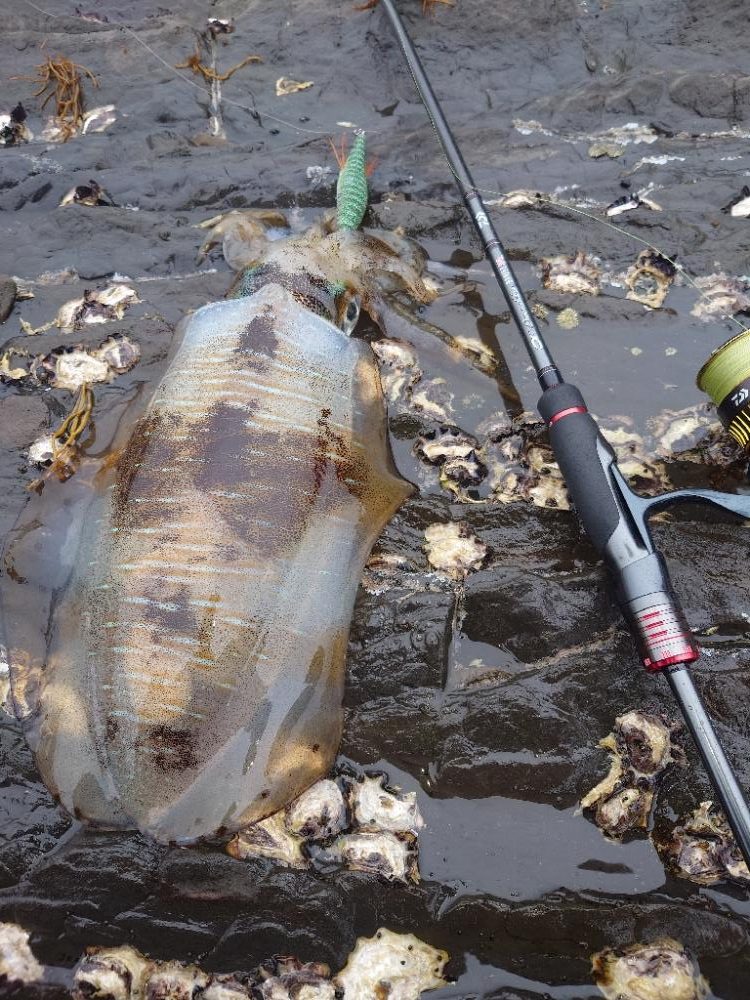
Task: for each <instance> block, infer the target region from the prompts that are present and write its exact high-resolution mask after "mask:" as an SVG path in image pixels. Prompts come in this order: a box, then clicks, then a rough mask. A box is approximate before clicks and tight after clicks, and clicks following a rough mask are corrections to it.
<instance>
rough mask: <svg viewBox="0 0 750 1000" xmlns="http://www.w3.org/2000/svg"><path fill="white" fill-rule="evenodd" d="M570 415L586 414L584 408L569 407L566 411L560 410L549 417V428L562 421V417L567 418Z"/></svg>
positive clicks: (586, 411)
mask: <svg viewBox="0 0 750 1000" xmlns="http://www.w3.org/2000/svg"><path fill="white" fill-rule="evenodd" d="M571 413H588V410H587V409H586V407H585V406H569V407H568V408H567V410H560V412H559V413H556V414H555V415H554V416H553V417H550V421H549V426H550V427H551V426H552V425H553V424H556V423H557V421H558V420H562V418H563V417H567V416H569V415H570V414H571Z"/></svg>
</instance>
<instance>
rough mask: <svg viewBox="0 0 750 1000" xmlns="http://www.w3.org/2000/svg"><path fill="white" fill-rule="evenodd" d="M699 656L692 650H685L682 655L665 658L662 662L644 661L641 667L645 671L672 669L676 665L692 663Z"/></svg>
mask: <svg viewBox="0 0 750 1000" xmlns="http://www.w3.org/2000/svg"><path fill="white" fill-rule="evenodd" d="M699 656H700V653H698V652H696V651H695V650H694V649H686V650H685V652H684V653H678V654H677V655H676V656H665V657H664V659H662V660H644V661H643V666H644V667H646V669H647V670H652V671H656V670H662V669H663V668H664V667H674V666H676V664H678V663H692V662H693V660H697V659H698V657H699Z"/></svg>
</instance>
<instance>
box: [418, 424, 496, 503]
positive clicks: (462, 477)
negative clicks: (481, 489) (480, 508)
mask: <svg viewBox="0 0 750 1000" xmlns="http://www.w3.org/2000/svg"><path fill="white" fill-rule="evenodd" d="M478 450H479V442H478V441H477V440H476V438H473V437H471V436H470V435H469V434H465V433H464V432H463V431H461V430H459V429H458V428H457V427H453V426H447V427H446V426H441V427H439V428H438V429H437V430H434V431H430V432H429V433H428V434H424V435H422V436H421V437H420V438H418V439H417V444H416V446H415V451H416V453H417V455H418V456H419V457H420V458H422V459H424V461H426V462H428V463H429V464H430V465H437V466H439V467H440V482H441V484H442V485H443V486H445V487H446V488H450V485H449V483H448V482H446V481H450V482H451V483H457V484H458V485H459V486H476V485H477V484H479V483H481V481H482V480H483V479H484V477H485V476H486V475H487V468H486V466H485V465H483V464H482V462H481V461H480V460H479V458H478V456H477V452H478Z"/></svg>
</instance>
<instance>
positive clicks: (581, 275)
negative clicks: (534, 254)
mask: <svg viewBox="0 0 750 1000" xmlns="http://www.w3.org/2000/svg"><path fill="white" fill-rule="evenodd" d="M540 265H541V271H542V284H543V285H544V287H545V288H549V289H550V291H553V292H562V293H564V294H567V295H598V294H599V291H600V281H601V274H602V270H601V267H600V266H599V263H598V261H596V260H595V259H594V258H593V257H590V256H589V255H588V254H587V253H584V252H583V250H578V251H577V252H576V253H575V254H572V255H566V254H558V255H556V256H554V257H543V258H542V260H541V261H540Z"/></svg>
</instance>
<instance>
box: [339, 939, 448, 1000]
mask: <svg viewBox="0 0 750 1000" xmlns="http://www.w3.org/2000/svg"><path fill="white" fill-rule="evenodd" d="M447 961H448V955H447V953H446V952H444V951H438V950H437V949H436V948H433V947H431V946H430V945H429V944H426V943H425V942H424V941H420V940H419V938H417V937H415V936H414V934H396V933H394V932H393V931H389V930H388V929H387V928H385V927H381V929H380V930H379V931H378V932H377V933H376V934H375V937H372V938H358V939H357V944H356V946H355V948H354V951H353V952H352V953H351V955H350V956H349V958H348V961H347V963H346V966H345V967H344V969H343V970H342V971H341V972H340V973H339V974H338V975H337V976H336V977H335V978H334V983H335V984H336V985H337V986H339V987H340V988H342V989H343V990H344V997H345V998H346V1000H373V998H376V997H384V998H385V997H387V998H388V1000H417V998H418V997H419V996H420V995H421V994H422V993H423V992H424V991H425V990H434V989H439V988H440V987H441V986H445V985H446V980H445V979H444V978H443V969H444V968H445V963H446V962H447Z"/></svg>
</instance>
